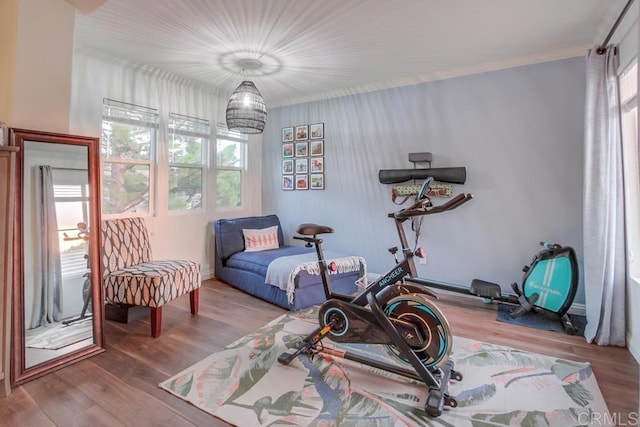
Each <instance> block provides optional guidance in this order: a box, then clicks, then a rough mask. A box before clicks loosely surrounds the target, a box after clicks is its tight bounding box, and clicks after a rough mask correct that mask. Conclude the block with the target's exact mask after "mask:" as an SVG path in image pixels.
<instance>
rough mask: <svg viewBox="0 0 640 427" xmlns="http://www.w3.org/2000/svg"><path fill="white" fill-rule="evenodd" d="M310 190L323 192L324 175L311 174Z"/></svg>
mask: <svg viewBox="0 0 640 427" xmlns="http://www.w3.org/2000/svg"><path fill="white" fill-rule="evenodd" d="M310 188H311V189H312V190H324V174H323V173H312V174H311V185H310Z"/></svg>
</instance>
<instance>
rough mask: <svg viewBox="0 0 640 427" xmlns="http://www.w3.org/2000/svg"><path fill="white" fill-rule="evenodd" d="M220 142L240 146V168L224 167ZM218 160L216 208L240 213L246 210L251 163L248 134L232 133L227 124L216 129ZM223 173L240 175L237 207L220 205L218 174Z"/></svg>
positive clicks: (216, 163)
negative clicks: (246, 185)
mask: <svg viewBox="0 0 640 427" xmlns="http://www.w3.org/2000/svg"><path fill="white" fill-rule="evenodd" d="M220 141H227V142H233V143H236V144H240V153H241V154H240V165H239V166H228V165H224V164H222V162H221V158H220V151H219V143H220ZM215 154H216V159H215V166H216V169H215V186H216V200H215V208H216V211H218V212H229V211H240V210H243V209H245V208H246V204H247V203H246V191H245V182H246V179H247V171H248V163H249V159H248V157H249V137H248V135H246V134H241V133H239V132H234V131H230V130H229V129H228V128H227V126H226V124H223V123H219V124H218V125H217V127H216V151H215ZM221 171H237V172H239V173H240V183H239V191H240V203H239V204H238V205H236V206H231V205H220V204H218V194H219V186H218V172H221Z"/></svg>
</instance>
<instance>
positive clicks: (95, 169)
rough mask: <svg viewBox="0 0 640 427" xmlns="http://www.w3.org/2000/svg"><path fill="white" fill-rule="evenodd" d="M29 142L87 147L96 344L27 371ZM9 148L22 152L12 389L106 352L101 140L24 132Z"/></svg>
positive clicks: (14, 134)
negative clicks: (26, 148) (25, 215)
mask: <svg viewBox="0 0 640 427" xmlns="http://www.w3.org/2000/svg"><path fill="white" fill-rule="evenodd" d="M28 141H34V142H42V143H50V144H67V145H77V146H84V147H87V154H88V159H87V166H88V174H89V188H90V191H89V206H90V212H89V222H90V225H91V228H92V230H95V232H91V233H90V235H89V261H90V266H91V269H90V270H91V292H92V299H91V308H92V323H93V344H91V345H88V346H86V347H83V348H80V349H78V350H76V351H71V352H70V353H67V354H64V355H62V356H59V357H56V358H53V359H51V360H48V361H46V362H42V363H39V364H36V365H34V366H31V367H28V368H27V367H26V363H25V319H24V282H23V280H24V274H23V267H24V248H23V239H24V236H23V230H24V228H23V227H24V218H23V204H24V200H23V198H24V190H23V185H24V163H25V162H24V156H25V152H24V144H25V142H28ZM9 145H11V146H16V147H18V148H19V149H20V151H19V153H18V156H17V159H16V186H15V216H14V245H13V315H12V319H13V327H12V329H13V349H12V356H13V357H12V358H11V385H12V386H13V387H15V386H18V385H20V384H23V383H25V382H27V381H30V380H32V379H35V378H38V377H40V376H43V375H45V374H47V373H49V372H51V371H53V370H56V369H60V368H63V367H65V366H67V365H70V364H72V363H75V362H77V361H80V360H82V359H86V358H88V357H90V356H93V355H95V354H98V353H101V352H103V351H104V348H103V325H104V310H103V304H102V301H103V299H104V297H103V287H102V274H101V272H102V263H101V262H100V254H101V247H102V244H101V242H100V240H101V238H100V233H99V232H98V231H97V230H99V229H100V220H101V214H100V209H101V203H100V198H99V194H100V152H99V147H100V140H99V138H93V137H86V136H75V135H64V134H57V133H50V132H41V131H33V130H25V129H15V128H12V129H10V130H9Z"/></svg>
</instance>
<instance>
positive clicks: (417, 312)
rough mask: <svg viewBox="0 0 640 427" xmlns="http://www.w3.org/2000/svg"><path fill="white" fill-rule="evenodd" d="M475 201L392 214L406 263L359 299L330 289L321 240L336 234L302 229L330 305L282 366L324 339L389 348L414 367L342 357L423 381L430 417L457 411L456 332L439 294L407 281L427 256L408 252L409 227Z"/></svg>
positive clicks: (423, 203)
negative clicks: (453, 387)
mask: <svg viewBox="0 0 640 427" xmlns="http://www.w3.org/2000/svg"><path fill="white" fill-rule="evenodd" d="M470 198H471V195H469V194H465V195H462V194H461V195H459V196H458V197H456V198H454V199H452V200H450V201H449V202H448V203H446V204H444V205H442V206H439V207H433V206H427V204H428V202H427V200H425V199H420V200H417V201H416V202H415V203H414V204H413V205H412V206H411V207H410V208H407V209H404V210H401V211H399V212H396V213H392V214H389V216H390V217H392V218H393V219H394V221H395V224H396V228H397V230H398V234H399V237H400V242H401V244H402V255H403V259H402V260H400V261H399V262H397V263H396V265H395V266H394V267H392V268H391V269H390V270H389V271H387V272H386V273H385V274H383V275H382V276H380V277H379V278H378V279H376V280H375V281H373V282H371V283H369V284H368V285H367V286H366V288H365V289H364V290H362V291H361V292H359V293H358V294H357V295H355V296H348V295H342V294H337V293H334V292H333V291H332V290H331V287H330V278H329V271H335V270H336V269H337V267H336V266H335V264H333V263H329V264H327V262H326V260H325V258H324V254H323V251H322V239H320V238H318V237H317V236H318V235H322V234H325V233H332V232H333V229H332V228H330V227H327V226H322V225H317V224H302V225H300V227H299V228H298V234H299V235H300V236H294V239H298V240H302V241H305V242H307V244H308V245H314V246H315V249H316V253H317V256H318V261H319V266H320V275H321V278H322V285H323V287H324V291H325V295H326V301H325V302H324V303H323V304H322V305H321V306H320V309H319V312H318V322H319V326H318V328H317V329H315V330H314V331H313V332H312V333H310V334H309V335H308V336H307V337H305V338H304V339H303V340H302V341H301V342H300V343H299V344H298V345H297V346H296V347H294V348H290V349H288V350H287V351H286V352H284V353H282V354H281V355H280V356H279V357H278V361H279V362H280V363H281V364H284V365H288V364H289V363H291V362H292V361H293V360H294V359H295V358H296V357H298V356H299V355H300V354H305V355H306V356H307V357H310V358H311V357H313V355H314V354H315V353H318V352H320V351H322V348H323V346H322V343H321V341H322V340H323V339H324V338H329V339H330V340H332V341H334V342H338V343H358V344H381V345H385V346H386V347H387V350H388V351H389V353H390V354H391V355H392V356H393V357H394V358H396V359H397V360H399V361H401V362H403V363H404V364H405V365H409V366H410V367H404V366H398V365H394V364H391V363H385V362H380V361H379V360H373V359H371V358H368V357H366V356H361V355H357V354H351V353H349V352H344V353H342V354H341V356H342V357H344V358H347V359H350V360H354V361H356V362H359V363H363V364H366V365H369V366H373V367H375V368H379V369H383V370H386V371H389V372H393V373H396V374H399V375H402V376H405V377H408V378H411V379H415V380H418V381H421V382H423V383H424V384H425V385H426V386H427V388H428V389H429V391H428V396H427V399H426V403H425V411H426V413H427V414H429V415H430V416H433V417H437V416H439V415H441V414H442V411H443V409H444V407H445V406H448V407H451V408H455V407H457V405H458V403H457V401H456V399H455V398H454V397H452V396H450V395H449V390H448V388H449V382H450V380H455V381H461V380H462V374H460V373H459V372H457V371H456V370H455V369H454V363H453V361H451V360H449V359H448V358H449V354H450V352H451V346H452V343H453V341H452V340H453V337H452V335H451V329H450V327H449V324H448V322H447V320H446V318H445V316H444V314H443V313H442V312H441V311H440V310H439V309H438V307H437V306H436V305H435V304H434V303H433V302H432V301H431V299H436V298H437V295H436V294H434V293H433V292H431V291H430V290H429V289H427V288H425V287H423V286H417V285H414V284H411V283H407V282H406V281H405V280H404V279H405V278H406V277H407V276H408V277H415V276H416V267H415V263H414V260H413V257H414V256H418V257H421V256H424V250H416V251H412V250H411V249H410V248H409V247H408V243H407V239H406V236H405V233H404V228H403V223H404V222H405V221H406V220H407V219H409V218H410V217H411V216H414V215H423V214H425V213H427V211H429V210H437V211H444V210H447V209H453V208H454V207H456V206H459V205H460V204H462V203H464V202H465V201H467V200H468V199H470ZM411 368H412V369H411Z"/></svg>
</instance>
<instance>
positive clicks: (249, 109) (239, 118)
mask: <svg viewBox="0 0 640 427" xmlns="http://www.w3.org/2000/svg"><path fill="white" fill-rule="evenodd" d="M266 122H267V107H266V106H265V104H264V99H262V94H260V91H259V90H258V88H256V86H255V85H254V84H253V82H250V81H244V82H242V83H240V86H238V88H237V89H236V90H235V91H234V92H233V94H232V95H231V98H229V103H228V104H227V127H228V128H229V130H233V131H236V132H240V133H262V131H263V130H264V125H265V123H266Z"/></svg>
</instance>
